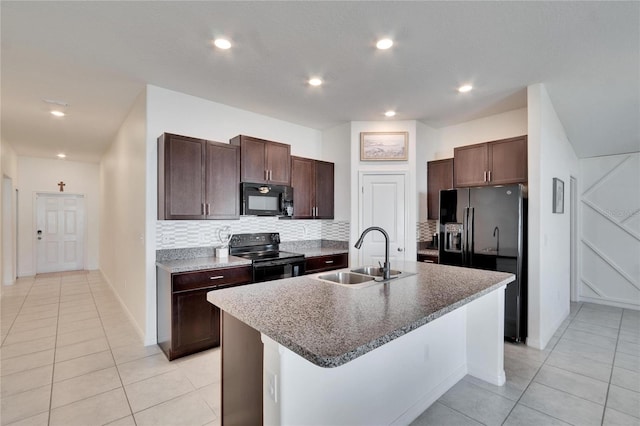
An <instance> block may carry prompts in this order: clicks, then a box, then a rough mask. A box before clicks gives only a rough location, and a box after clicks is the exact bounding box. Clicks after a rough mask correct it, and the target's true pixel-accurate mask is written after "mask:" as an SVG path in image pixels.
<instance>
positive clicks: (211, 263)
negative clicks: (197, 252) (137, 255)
mask: <svg viewBox="0 0 640 426" xmlns="http://www.w3.org/2000/svg"><path fill="white" fill-rule="evenodd" d="M156 265H157V266H158V267H160V268H162V269H164V270H165V271H168V272H170V273H172V274H175V273H178V272H192V271H202V270H205V269H215V268H227V267H230V266H242V265H251V261H250V260H249V259H243V258H242V257H236V256H229V257H214V256H207V257H194V258H191V259H171V260H163V261H158V262H156Z"/></svg>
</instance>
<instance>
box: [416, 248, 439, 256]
mask: <svg viewBox="0 0 640 426" xmlns="http://www.w3.org/2000/svg"><path fill="white" fill-rule="evenodd" d="M418 254H425V255H427V256H438V249H420V250H418Z"/></svg>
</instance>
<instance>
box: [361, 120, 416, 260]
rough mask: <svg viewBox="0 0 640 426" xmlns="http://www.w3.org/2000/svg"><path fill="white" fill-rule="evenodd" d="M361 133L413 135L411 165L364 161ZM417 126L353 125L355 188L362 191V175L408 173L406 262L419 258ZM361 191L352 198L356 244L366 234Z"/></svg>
mask: <svg viewBox="0 0 640 426" xmlns="http://www.w3.org/2000/svg"><path fill="white" fill-rule="evenodd" d="M361 132H408V133H409V156H408V158H409V160H408V161H360V133H361ZM416 137H417V130H416V122H415V121H413V120H411V121H352V122H351V187H352V188H358V186H359V174H360V172H371V171H379V172H389V171H401V172H406V173H407V181H406V182H405V184H406V187H405V190H406V191H405V192H406V193H407V194H409V196H408V197H406V203H405V204H406V205H405V209H406V210H405V211H406V216H405V236H406V237H405V238H406V242H407V244H406V246H405V248H404V249H405V259H407V260H414V259H416V257H417V250H416V240H417V236H416V217H417V214H416V213H417V209H418V207H417V196H416V194H417V192H416V161H417V159H416ZM360 194H361V191H359V190H356V191H354V192H352V194H351V229H350V234H351V236H350V240H351V241H356V240H357V239H358V237H359V236H360V232H362V231H363V229H362V226H361V225H360V211H359V197H360ZM358 255H359V253H358V251H357V250H351V252H350V264H352V265H357V264H358V263H359V262H360V261H359V256H358Z"/></svg>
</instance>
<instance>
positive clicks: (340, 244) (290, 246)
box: [280, 240, 349, 253]
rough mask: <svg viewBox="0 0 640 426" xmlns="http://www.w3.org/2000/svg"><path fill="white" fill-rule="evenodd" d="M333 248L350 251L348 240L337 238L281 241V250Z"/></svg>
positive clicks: (298, 250)
mask: <svg viewBox="0 0 640 426" xmlns="http://www.w3.org/2000/svg"><path fill="white" fill-rule="evenodd" d="M318 248H331V249H342V250H345V251H349V242H348V241H336V240H302V241H284V242H281V243H280V250H283V251H292V252H294V253H302V250H308V249H318Z"/></svg>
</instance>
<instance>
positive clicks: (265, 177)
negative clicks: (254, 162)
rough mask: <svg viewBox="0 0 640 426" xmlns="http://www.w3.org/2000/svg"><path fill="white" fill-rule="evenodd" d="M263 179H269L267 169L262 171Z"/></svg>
mask: <svg viewBox="0 0 640 426" xmlns="http://www.w3.org/2000/svg"><path fill="white" fill-rule="evenodd" d="M264 180H269V170H265V171H264Z"/></svg>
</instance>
